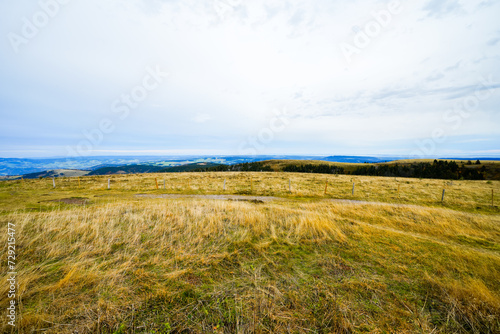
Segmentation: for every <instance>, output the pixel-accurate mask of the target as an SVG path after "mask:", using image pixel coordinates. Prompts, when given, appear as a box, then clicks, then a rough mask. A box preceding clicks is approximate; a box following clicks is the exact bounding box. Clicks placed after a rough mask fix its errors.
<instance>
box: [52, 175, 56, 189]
mask: <svg viewBox="0 0 500 334" xmlns="http://www.w3.org/2000/svg"><path fill="white" fill-rule="evenodd" d="M52 185H53V186H54V189H56V178H55V177H52Z"/></svg>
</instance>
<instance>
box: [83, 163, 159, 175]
mask: <svg viewBox="0 0 500 334" xmlns="http://www.w3.org/2000/svg"><path fill="white" fill-rule="evenodd" d="M161 169H163V167H158V166H149V165H125V166H117V167H101V168H98V169H95V170H93V171H91V172H90V173H89V174H88V175H112V174H138V173H154V172H158V171H159V170H161Z"/></svg>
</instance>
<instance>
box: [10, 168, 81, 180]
mask: <svg viewBox="0 0 500 334" xmlns="http://www.w3.org/2000/svg"><path fill="white" fill-rule="evenodd" d="M88 174H89V171H87V170H80V169H53V170H46V171H43V172H37V173H29V174H24V175H22V177H23V178H24V179H38V178H41V177H76V176H84V175H88ZM19 178H21V176H20V177H19Z"/></svg>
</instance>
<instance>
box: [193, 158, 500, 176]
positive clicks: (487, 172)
mask: <svg viewBox="0 0 500 334" xmlns="http://www.w3.org/2000/svg"><path fill="white" fill-rule="evenodd" d="M196 171H276V172H300V173H320V174H346V175H371V176H388V177H417V178H435V179H449V180H459V179H466V180H500V162H499V161H482V162H481V161H479V163H475V162H471V161H459V160H401V161H391V162H384V163H362V164H360V163H339V162H325V161H321V160H266V161H259V162H250V163H243V164H236V165H229V166H228V165H220V166H217V167H212V168H201V169H198V170H196Z"/></svg>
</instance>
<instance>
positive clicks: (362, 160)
mask: <svg viewBox="0 0 500 334" xmlns="http://www.w3.org/2000/svg"><path fill="white" fill-rule="evenodd" d="M398 159H401V157H399V158H398V157H379V158H377V157H361V156H347V155H334V156H330V157H325V158H321V159H320V160H323V161H331V162H348V163H370V162H371V163H378V162H389V161H393V160H398Z"/></svg>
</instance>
